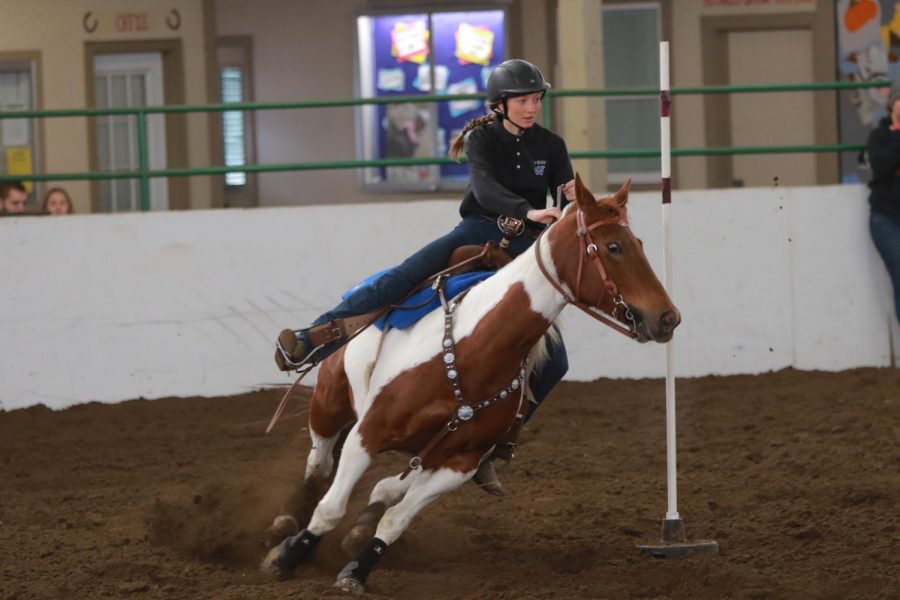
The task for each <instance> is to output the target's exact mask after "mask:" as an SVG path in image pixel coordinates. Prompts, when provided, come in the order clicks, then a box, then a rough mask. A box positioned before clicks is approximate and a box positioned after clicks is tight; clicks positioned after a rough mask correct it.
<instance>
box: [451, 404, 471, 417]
mask: <svg viewBox="0 0 900 600" xmlns="http://www.w3.org/2000/svg"><path fill="white" fill-rule="evenodd" d="M456 416H457V417H459V420H460V421H468V420H469V419H471V418H472V417H474V416H475V409H474V408H472V407H471V406H469V405H468V404H463V405H462V406H460V407H459V408H457V409H456Z"/></svg>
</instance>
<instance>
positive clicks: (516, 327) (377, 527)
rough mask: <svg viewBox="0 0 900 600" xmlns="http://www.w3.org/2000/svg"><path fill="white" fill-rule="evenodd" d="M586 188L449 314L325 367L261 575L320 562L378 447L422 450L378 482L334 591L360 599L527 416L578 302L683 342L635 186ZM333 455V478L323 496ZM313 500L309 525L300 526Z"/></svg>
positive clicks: (447, 303)
mask: <svg viewBox="0 0 900 600" xmlns="http://www.w3.org/2000/svg"><path fill="white" fill-rule="evenodd" d="M575 189H576V201H575V202H574V203H572V204H570V205H569V206H567V207H566V210H565V211H564V212H563V215H562V217H561V218H560V219H559V220H558V221H557V222H555V223H554V224H553V225H551V226H550V227H548V228H547V229H546V230H545V231H544V232H543V233H542V234H541V236H540V237H539V238H538V239H537V240H536V241H535V243H534V244H533V245H532V247H533V249H534V251H533V252H532V251H531V250H529V251H526V252H523V253H522V254H521V255H519V256H518V257H517V258H516V259H515V260H513V261H512V262H511V263H509V264H507V265H506V266H504V267H503V268H502V269H500V270H498V271H497V273H496V274H494V275H493V276H491V277H490V278H488V279H486V280H484V281H482V282H481V283H479V284H477V285H476V286H474V287H473V288H471V289H470V290H469V291H468V293H467V294H466V295H465V296H464V298H463V299H462V301H461V300H460V298H459V296H457V297H456V298H453V299H451V300H447V299H445V298H443V297H442V299H443V310H437V309H436V310H435V311H433V312H431V313H429V314H428V315H426V316H425V317H423V318H422V319H421V320H420V321H418V322H417V323H416V324H415V325H413V326H411V327H409V328H407V329H392V330H389V331H387V333H386V334H381V333H380V332H379V331H378V330H377V329H375V328H370V329H367V330H365V331H363V332H362V333H361V334H360V335H358V336H357V337H355V338H354V339H352V340H351V341H350V343H349V344H347V345H346V346H344V347H343V348H341V349H340V350H339V351H338V352H336V353H335V354H333V355H332V356H330V357H329V358H328V359H326V360H325V361H324V362H323V363H322V365H321V367H320V371H319V375H318V381H317V384H316V387H315V390H314V392H313V395H312V397H311V399H310V405H309V433H310V437H311V442H312V448H311V450H310V453H309V456H308V459H307V464H306V474H305V477H304V481H303V483H302V484H301V485H300V486H299V487H298V489H297V491H295V493H294V495H293V496H292V498H291V499H290V500H289V502H288V504H287V505H286V512H287V513H289V514H283V515H280V516H278V517H277V518H276V519H275V520H274V522H273V524H272V526H271V527H270V529H269V534H270V538H271V545H272V546H273V547H272V548H271V549H270V550H269V552H268V554H267V556H266V557H265V559H264V560H263V562H262V565H261V569H262V570H263V572H264V573H267V574H269V575H271V576H274V577H278V578H287V577H290V576H292V574H293V573H294V571H295V570H296V569H297V567H298V566H299V565H300V564H301V563H303V562H305V561H307V560H309V559H310V558H311V557H312V556H313V553H314V551H315V548H316V546H317V544H318V542H319V540H320V539H321V537H322V536H324V535H325V534H326V533H328V532H329V531H331V530H333V529H334V528H335V527H336V526H337V525H338V523H339V522H340V521H341V520H342V518H343V517H344V515H345V513H346V510H347V503H348V500H349V497H350V494H351V492H352V490H353V488H354V486H355V485H356V484H357V482H358V481H359V479H360V478H361V477H362V475H363V474H364V472H365V471H366V469H367V468H368V467H369V465H370V463H371V461H372V459H373V457H374V456H375V455H377V454H379V453H382V452H386V451H390V450H393V451H397V452H400V453H405V454H408V455H412V456H413V458H412V460H411V461H410V464H409V467H408V468H407V469H406V470H405V471H404V472H403V473H401V474H398V475H396V476H391V477H388V478H386V479H383V480H381V481H380V482H378V483H377V484H376V485H375V487H374V489H373V490H372V492H371V494H370V497H369V504H368V506H367V508H366V509H365V510H364V511H363V513H362V514H361V515H360V517H359V518H358V519H357V521H356V523H355V525H354V526H353V528H352V529H351V530H350V532H349V533H348V534H347V537H346V538H345V539H344V540H343V547H344V549H345V550H346V551H349V552H355V553H356V555H355V558H354V559H353V560H352V561H351V562H350V563H349V564H347V566H346V567H344V569H342V570H341V572H340V573H339V574H338V577H337V581H336V582H335V586H336V587H340V588H342V589H344V590H345V591H350V592H355V593H362V592H363V591H364V586H365V583H366V579H367V577H368V576H369V574H370V572H371V570H372V568H373V567H374V566H375V564H376V563H377V562H378V560H379V558H380V557H381V556H382V555H383V554H384V552H385V551H386V549H387V548H388V547H389V546H390V545H391V544H392V543H393V542H394V541H396V540H397V539H398V538H399V536H400V535H401V534H402V533H403V531H404V530H405V529H406V528H407V526H408V525H409V523H410V521H411V520H412V518H413V517H415V516H416V514H418V513H419V511H421V510H422V509H423V508H424V507H425V506H426V505H428V504H429V503H431V502H432V501H434V500H436V499H437V498H439V497H440V496H442V495H443V494H446V493H447V492H450V491H452V490H454V489H456V488H457V487H459V486H460V485H462V484H463V483H464V482H466V481H468V480H469V479H470V478H472V476H473V475H474V474H475V472H476V470H477V468H478V466H479V464H480V462H481V461H482V460H483V459H484V458H485V457H486V456H487V455H488V454H489V453H490V452H491V451H492V449H493V448H494V447H495V445H497V443H498V441H499V440H500V439H501V438H502V437H503V436H504V434H505V433H506V432H507V431H508V430H509V429H510V428H511V426H512V425H513V423H514V421H516V420H517V419H521V417H522V416H523V411H524V408H523V407H524V405H525V404H526V402H527V392H526V388H527V387H528V386H527V371H528V370H529V369H530V368H532V367H534V366H535V360H538V359H536V358H535V357H538V356H539V355H540V352H541V349H542V347H543V340H544V339H545V333H546V332H547V331H548V329H549V328H550V326H551V324H552V323H553V322H554V320H555V319H556V317H557V316H558V315H559V314H560V312H561V311H562V310H563V308H565V307H566V306H567V305H568V304H574V305H576V306H578V307H579V308H581V309H582V310H585V311H586V312H588V313H589V314H591V316H594V317H596V318H597V319H599V320H601V321H603V322H605V323H606V324H608V325H610V326H612V327H613V328H615V329H617V330H618V331H620V332H621V333H625V334H626V335H627V336H628V337H631V338H633V339H635V340H636V341H638V342H642V343H643V342H648V341H651V340H652V341H655V342H659V343H665V342H667V341H669V340H670V339H671V338H672V335H673V332H674V330H675V328H676V327H677V326H678V324H679V323H680V321H681V315H680V313H679V312H678V309H677V308H676V307H675V306H674V305H673V303H672V301H671V300H670V299H669V296H668V294H667V293H666V290H665V289H664V287H663V286H662V284H661V283H660V282H659V280H658V279H657V277H656V275H655V274H654V272H653V270H652V268H651V267H650V264H649V263H648V261H647V258H646V256H645V254H644V251H643V248H642V244H641V242H640V240H639V239H638V238H636V237H635V236H634V234H633V233H632V231H631V229H630V227H629V225H628V215H627V202H628V190H629V182H626V183H625V184H624V185H623V186H622V187H621V188H620V189H619V190H618V191H617V192H616V193H615V194H614V195H612V196H610V197H607V198H603V199H601V200H596V199H595V198H594V196H593V194H592V193H591V192H590V191H589V190H588V189H587V188H586V187H585V186H584V184H583V182H582V181H581V178H580V176H578V175H576V184H575ZM436 287H439V286H436ZM529 363H530V364H529ZM338 450H340V455H339V460H336V458H335V454H336V452H337V451H338ZM335 462H337V469H336V472H334V479H333V481H332V482H331V485H330V487H328V490H327V492H326V493H325V494H324V496H323V497H321V500H319V495H320V493H321V491H322V490H323V489H324V488H325V487H326V486H327V481H328V479H329V477H330V476H331V475H332V471H333V469H334V464H335ZM312 506H315V508H314V510H313V511H312V517H311V518H310V519H309V522H308V524H307V525H306V527H305V528H304V529H303V530H302V531H300V530H299V526H298V525H297V523H298V522H303V521H300V520H299V519H304V517H305V514H308V511H309V509H310V508H311V507H312ZM281 538H283V539H281ZM279 539H280V540H281V541H280V543H277V542H278V540H279ZM276 543H277V544H276ZM352 555H353V554H351V556H352Z"/></svg>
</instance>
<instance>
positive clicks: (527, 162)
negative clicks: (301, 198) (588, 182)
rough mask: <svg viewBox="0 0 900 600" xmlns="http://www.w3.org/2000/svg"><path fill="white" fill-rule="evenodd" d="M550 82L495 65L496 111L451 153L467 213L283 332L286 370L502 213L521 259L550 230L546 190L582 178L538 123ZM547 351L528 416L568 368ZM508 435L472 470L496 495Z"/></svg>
mask: <svg viewBox="0 0 900 600" xmlns="http://www.w3.org/2000/svg"><path fill="white" fill-rule="evenodd" d="M549 88H550V84H549V83H548V82H547V81H546V80H545V79H544V76H543V74H542V73H541V71H540V69H538V68H537V67H536V66H535V65H533V64H531V63H529V62H527V61H524V60H519V59H512V60H507V61H505V62H503V63H502V64H500V65H498V66H497V67H495V68H494V69H493V70H492V71H491V74H490V77H489V78H488V83H487V96H488V97H487V105H488V108H489V109H490V111H491V112H490V113H489V114H488V115H486V116H483V117H480V118H478V119H473V120H472V121H469V122H468V123H467V124H466V126H465V128H464V129H463V131H462V133H460V135H459V136H458V137H456V138H455V139H454V141H453V144H452V145H451V148H450V156H451V158H454V159H456V158H458V157H459V155H460V154H461V153H462V150H463V148H465V154H466V156H467V157H468V162H469V182H468V186H467V188H466V192H465V195H464V197H463V200H462V204H461V205H460V209H459V212H460V215H461V216H462V220H461V221H460V222H459V224H457V226H456V228H454V229H453V230H452V231H451V232H450V233H448V234H447V235H445V236H443V237H441V238H439V239H437V240H435V241H433V242H431V243H430V244H428V245H427V246H425V247H424V248H422V249H421V250H419V251H418V252H416V253H415V254H413V255H412V256H410V257H409V258H407V259H406V260H405V261H404V262H403V263H401V264H400V265H398V266H396V267H394V268H393V269H390V270H388V271H386V272H385V273H384V274H382V275H380V276H378V277H377V278H375V279H374V280H373V281H371V282H368V283H366V284H365V285H361V286H359V287H358V288H356V289H355V290H353V291H352V293H350V294H349V295H348V296H346V297H345V298H344V300H343V302H341V303H340V304H339V305H338V306H336V307H335V308H334V309H332V310H330V311H328V312H326V313H324V314H322V315H321V316H320V317H319V318H317V319H316V320H315V321H314V322H313V324H312V326H310V327H309V328H305V329H299V330H292V329H285V330H284V331H282V332H281V333H280V334H279V336H278V341H277V344H276V352H275V363H276V365H277V366H278V368H279V369H281V370H283V371H291V370H296V369H298V368H300V367H302V366H304V365H307V364H314V363H318V362H320V361H322V360H324V359H325V358H326V357H327V356H329V355H330V354H331V353H333V352H334V351H335V350H337V349H338V348H340V346H341V345H343V343H344V342H345V341H346V332H347V330H348V329H350V327H345V326H344V321H349V320H350V318H352V317H358V316H360V315H365V314H367V313H371V312H373V311H377V310H379V309H381V308H384V307H386V306H390V305H391V304H393V303H396V302H398V301H399V300H401V299H402V298H403V297H404V296H406V294H408V293H409V292H410V291H411V290H413V288H415V286H416V285H418V284H419V283H421V282H422V281H424V280H426V279H427V278H428V277H430V276H431V275H434V274H435V273H437V272H439V271H441V270H443V269H445V268H446V267H447V262H448V260H449V258H450V255H451V253H452V252H453V251H454V250H455V249H457V248H458V247H460V246H464V245H469V244H476V245H484V244H486V243H487V242H494V244H495V245H496V244H498V243H499V242H500V241H501V239H503V237H504V234H503V233H502V232H501V230H500V228H499V226H498V219H499V218H501V217H507V218H513V219H518V220H519V221H521V222H522V223H523V224H524V234H523V235H519V236H518V237H514V238H512V239H511V240H510V242H509V246H508V247H507V248H506V251H507V252H508V253H509V255H510V256H511V257H512V258H515V257H516V256H518V255H519V254H521V253H522V252H524V251H525V250H526V249H528V248H529V247H530V246H531V244H532V243H533V242H534V239H535V238H536V237H537V235H538V234H539V233H540V231H541V230H542V229H543V228H544V227H546V226H547V225H549V224H550V223H552V222H553V221H555V220H556V219H558V218H559V217H560V215H561V209H562V208H564V206H559V207H556V206H551V207H549V208H548V207H547V194H548V192H549V193H551V194H553V195H554V196H555V194H556V190H557V188H559V187H560V186H562V187H563V192H564V195H565V200H574V199H575V187H574V185H575V182H574V175H573V172H572V164H571V161H570V160H569V153H568V150H567V149H566V144H565V141H564V140H563V139H562V138H561V137H560V136H558V135H556V134H555V133H553V132H552V131H550V130H548V129H545V128H543V127H541V126H540V125H538V124H537V122H536V120H537V116H538V113H539V112H540V109H541V103H542V101H543V98H544V93H545V92H546V91H547V90H548V89H549ZM565 200H564V201H563V204H565ZM549 351H550V358H549V360H548V361H547V363H545V364H544V366H543V367H542V368H541V370H540V371H539V372H538V373H536V374H535V376H534V378H533V380H532V384H531V389H532V395H533V397H534V401H535V404H534V405H532V406H530V413H529V415H528V417H530V415H531V413H533V412H534V410H535V408H536V407H537V405H538V404H540V402H541V401H543V400H544V398H546V396H547V394H548V393H549V392H550V390H551V389H552V388H553V387H554V386H555V385H556V384H557V383H558V382H559V381H560V380H561V379H562V378H563V376H564V375H565V373H566V371H567V370H568V358H567V356H566V350H565V346H564V345H563V344H562V341H561V340H560V341H559V342H558V343H556V344H555V345H552V346H551V347H550V348H549ZM528 417H526V419H527V418H528ZM517 425H520V424H517ZM510 433H511V435H509V436H508V437H509V438H510V439H509V440H508V441H507V442H506V444H505V446H506V447H504V448H501V447H500V446H499V445H498V448H497V450H495V453H494V455H493V456H492V457H490V458H489V459H487V460H485V461H484V462H483V463H482V465H481V467H479V470H478V473H477V474H476V475H475V477H474V480H475V482H476V483H477V484H478V485H479V486H481V487H482V488H483V489H484V490H485V491H487V492H488V493H491V494H494V495H499V496H502V495H504V494H505V491H504V489H503V487H502V485H501V484H500V481H499V479H498V478H497V475H496V471H495V469H494V466H493V460H492V459H493V458H494V456H500V457H501V458H504V459H506V460H509V458H510V457H511V455H512V452H513V450H514V449H515V436H516V434H517V433H518V426H514V431H511V432H510Z"/></svg>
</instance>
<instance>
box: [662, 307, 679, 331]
mask: <svg viewBox="0 0 900 600" xmlns="http://www.w3.org/2000/svg"><path fill="white" fill-rule="evenodd" d="M659 324H660V326H661V327H662V329H663V330H664V331H672V330H673V329H675V326H676V325H678V317H677V316H676V315H675V312H674V311H671V310H667V311H666V312H664V313H663V314H662V316H661V317H660V318H659Z"/></svg>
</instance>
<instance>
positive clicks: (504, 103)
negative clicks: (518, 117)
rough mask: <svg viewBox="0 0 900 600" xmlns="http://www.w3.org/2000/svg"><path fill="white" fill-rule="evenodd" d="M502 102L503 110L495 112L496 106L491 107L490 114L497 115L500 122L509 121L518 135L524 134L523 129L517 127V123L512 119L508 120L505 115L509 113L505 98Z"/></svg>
mask: <svg viewBox="0 0 900 600" xmlns="http://www.w3.org/2000/svg"><path fill="white" fill-rule="evenodd" d="M502 102H503V110H502V111H499V110H497V107H496V106H492V107H491V112H492V113H494V114H495V115H497V118H499V119H500V120H501V121H502V120H503V119H506V120H507V121H509V122H510V123H512V124H513V125H515V126H516V127H518V128H519V135H522V134H523V133H525V128H524V127H522V126H521V125H519V124H518V123H516V122H515V121H513V120H512V119H510V118H509V116H508V115H507V113H508V112H509V106H508V105H507V104H506V98H503V100H502Z"/></svg>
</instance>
